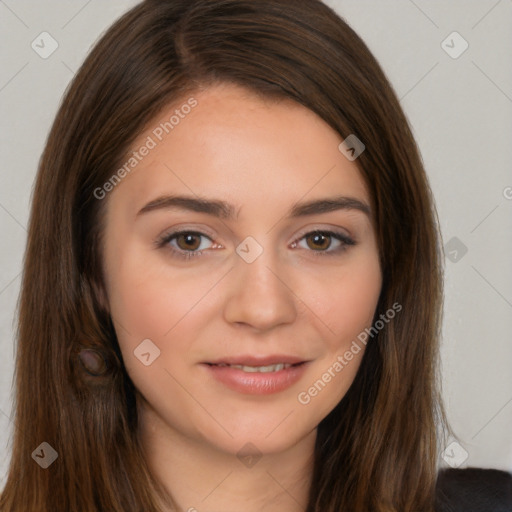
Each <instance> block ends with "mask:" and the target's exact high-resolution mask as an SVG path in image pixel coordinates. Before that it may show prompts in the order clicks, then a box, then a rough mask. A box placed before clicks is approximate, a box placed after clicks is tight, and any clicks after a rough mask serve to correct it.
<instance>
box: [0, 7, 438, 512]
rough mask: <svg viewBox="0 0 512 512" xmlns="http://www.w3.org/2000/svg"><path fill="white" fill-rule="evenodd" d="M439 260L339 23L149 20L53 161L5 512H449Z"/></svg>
mask: <svg viewBox="0 0 512 512" xmlns="http://www.w3.org/2000/svg"><path fill="white" fill-rule="evenodd" d="M439 247H440V246H439V240H438V228H437V223H436V219H435V212H434V207H433V201H432V197H431V193H430V189H429V186H428V182H427V179H426V176H425V172H424V169H423V166H422V163H421V159H420V156H419V153H418V150H417V147H416V145H415V142H414V139H413V137H412V134H411V131H410V128H409V126H408V123H407V120H406V118H405V116H404V114H403V112H402V110H401V108H400V105H399V102H398V100H397V98H396V96H395V94H394V92H393V91H392V88H391V87H390V84H389V83H388V81H387V79H386V78H385V76H384V73H383V72H382V70H381V69H380V67H379V65H378V64H377V62H376V60H375V59H374V57H373V56H372V55H371V54H370V52H369V50H368V48H367V47H366V46H365V44H364V43H363V42H362V41H361V39H360V38H359V37H358V36H357V35H356V34H355V33H354V32H353V31H352V30H351V29H350V28H349V27H348V26H347V25H346V24H345V23H344V22H343V21H342V20H341V19H340V18H339V17H338V16H337V15H336V14H335V13H334V12H333V11H332V10H331V9H329V8H328V7H327V6H325V5H324V4H322V3H320V2H318V1H313V0H308V1H306V0H300V1H294V2H287V1H285V0H279V1H277V0H271V1H270V0H258V1H254V0H215V1H213V2H212V1H206V0H192V1H191V0H176V1H170V0H168V1H164V0H147V1H145V2H143V3H141V4H139V5H138V6H136V7H135V8H133V9H132V10H131V11H130V12H128V13H127V14H126V15H125V16H123V17H122V18H121V19H120V20H119V21H117V22H116V23H115V24H114V25H113V26H112V27H111V28H110V29H109V30H108V32H107V33H106V34H105V36H104V37H103V38H102V39H101V40H100V42H99V43H98V44H97V45H96V47H95V48H94V49H93V51H92V52H91V54H90V55H89V57H88V58H87V59H86V61H85V63H84V64H83V66H82V68H81V69H80V71H79V72H78V73H77V75H76V77H75V79H74V81H73V83H72V85H71V87H70V89H69V90H68V92H67V94H66V97H65V99H64V101H63V104H62V106H61V108H60V110H59V113H58V115H57V118H56V120H55V123H54V126H53V128H52V131H51V134H50V137H49V139H48V142H47V146H46V149H45V151H44V154H43V157H42V160H41V164H40V169H39V173H38V177H37V183H36V188H35V192H34V198H33V206H32V215H31V221H30V228H29V237H28V246H27V252H26V259H25V267H24V277H23V284H22V292H21V301H20V317H19V345H18V354H17V368H16V389H17V399H16V408H15V418H16V419H15V424H16V425H17V427H18V428H17V429H16V431H15V436H14V448H13V456H12V462H11V467H10V472H9V475H8V480H7V485H6V487H5V489H4V491H3V494H2V497H1V498H0V508H1V509H2V510H3V511H4V510H5V511H9V512H14V511H21V510H23V511H35V510H37V511H50V510H52V511H54V510H59V511H61V510H62V511H64V510H65V511H106V510H108V511H125V512H126V511H140V510H144V511H146V512H149V511H157V510H160V511H168V510H198V511H199V512H202V511H213V510H216V511H218V510H223V511H225V512H227V511H231V510H244V511H248V512H251V511H253V510H267V511H271V510H277V509H279V510H281V511H283V510H284V511H297V510H307V511H308V512H313V511H320V510H322V511H332V512H334V511H340V510H350V511H369V510H371V511H373V512H384V511H420V510H421V511H432V510H434V502H435V485H436V477H437V469H436V468H437V454H438V453H439V450H440V446H441V443H440V439H438V435H437V432H441V431H442V429H443V425H444V415H443V409H442V406H441V403H440V398H439V393H438V388H437V368H438V366H437V358H438V335H439V326H440V308H441V263H440V255H439ZM28 454H31V457H28Z"/></svg>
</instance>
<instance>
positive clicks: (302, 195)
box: [104, 84, 382, 512]
mask: <svg viewBox="0 0 512 512" xmlns="http://www.w3.org/2000/svg"><path fill="white" fill-rule="evenodd" d="M193 96H194V98H195V99H196V100H197V102H198V104H197V106H196V107H195V108H194V109H192V111H191V112H190V113H189V114H188V115H186V116H185V117H184V118H183V119H180V123H179V125H177V126H176V127H175V128H174V129H173V130H172V132H170V133H169V134H167V135H165V137H164V138H163V139H162V141H160V142H158V144H157V146H156V147H155V148H153V149H152V150H151V151H150V153H149V154H148V155H147V156H146V157H145V158H144V159H143V160H142V161H141V162H140V163H139V164H138V165H137V167H136V169H135V170H134V171H133V172H131V173H130V174H129V175H127V176H126V177H125V178H124V179H123V180H122V182H121V183H120V184H119V185H117V186H116V187H115V188H114V190H113V191H112V192H110V193H109V194H108V196H107V198H106V199H105V200H107V201H108V205H107V210H106V227H105V238H104V240H105V245H104V268H105V275H106V283H105V287H106V296H107V298H106V300H107V303H108V307H109V309H110V312H111V315H112V318H113V320H114V324H115V326H116V331H117V335H118V339H119V344H120V347H121V351H122V355H123V359H124V363H125V365H126V368H127V371H128V374H129V375H130V377H131V379H132V380H133V382H134V384H135V386H136V388H137V390H138V393H139V395H138V397H137V406H138V410H139V414H140V438H141V442H142V445H143V447H144V450H145V452H146V457H147V460H148V464H149V466H150V468H151V470H152V471H153V472H154V474H155V475H156V476H157V478H159V479H160V480H161V481H162V482H163V483H164V485H165V486H166V488H167V489H168V490H169V491H170V492H171V493H172V495H173V497H174V499H175V501H176V503H177V505H178V507H179V509H180V510H193V509H194V508H195V509H196V510H197V511H199V512H214V511H217V512H218V511H219V510H222V511H223V512H230V511H240V510H245V511H247V512H251V511H262V510H264V511H274V510H279V511H280V512H283V511H285V512H286V511H290V512H291V511H299V510H304V507H305V505H306V503H307V493H308V488H309V483H310V478H311V471H312V456H313V450H314V443H315V439H316V429H317V425H318V424H319V422H320V421H321V420H322V419H323V418H324V417H325V416H326V415H327V414H328V413H329V412H330V411H331V410H332V409H333V408H334V407H335V406H336V404H337V403H338V402H339V401H340V399H341V398H342V397H343V396H344V395H345V393H346V391H347V390H348V388H349V387H350V385H351V383H352V381H353V379H354V377H355V375H356V372H357V370H358V368H359V364H360V361H361V358H362V355H363V353H364V347H363V350H361V351H360V352H359V353H358V354H357V355H355V356H354V358H353V359H352V360H351V361H350V362H349V363H348V364H347V365H346V366H345V367H344V368H343V371H341V372H340V373H339V374H337V375H336V377H335V378H333V379H332V381H331V382H329V383H328V384H327V385H326V386H325V387H324V388H323V389H322V390H321V391H320V392H319V393H318V394H317V396H315V397H313V398H312V399H311V401H310V402H309V403H308V404H306V405H304V404H301V403H300V402H299V401H298V398H297V397H298V394H299V393H300V392H303V391H307V390H308V388H310V387H311V386H312V385H313V383H315V382H316V381H318V379H320V378H321V377H322V375H323V374H324V373H325V372H326V371H327V369H328V368H329V367H331V366H332V364H333V362H334V361H336V359H337V357H338V356H339V355H342V354H343V353H344V352H345V351H346V350H347V349H349V347H350V345H351V343H352V342H353V340H355V339H356V337H357V335H358V334H359V333H360V332H361V331H363V330H364V328H365V327H370V326H371V322H372V318H373V315H374V312H375V308H376V305H377V301H378V297H379V293H380V290H381V284H382V280H381V270H380V267H379V259H378V249H377V244H376V239H375V233H374V229H373V224H372V221H371V215H367V214H365V213H364V212H362V211H359V210H357V209H339V210H335V211H330V212H324V213H315V214H310V215H308V216H303V217H297V218H290V217H289V210H290V209H291V208H292V206H293V205H294V204H295V203H297V202H304V201H311V200H315V199H323V198H330V197H333V196H337V195H342V196H348V197H351V198H355V199H358V200H359V201H361V202H363V203H366V204H367V205H369V204H370V198H369V195H368V192H367V190H366V187H365V184H364V181H363V179H362V177H361V175H360V172H359V170H358V168H357V165H356V162H350V161H349V160H348V159H346V158H345V157H344V156H343V155H342V154H341V152H340V151H339V150H338V145H339V144H340V142H342V139H341V137H340V136H339V135H338V134H337V133H336V132H335V131H334V130H333V129H332V128H330V127H329V126H328V125H327V124H326V123H325V122H324V121H323V120H322V119H320V118H319V117H318V116H317V115H316V114H314V113H313V112H311V111H309V110H308V109H306V108H305V107H303V106H301V105H299V104H297V103H295V102H292V101H291V100H283V101H279V102H277V101H275V100H272V101H271V100H268V99H262V98H261V97H259V96H256V95H255V94H254V93H252V92H249V91H247V90H245V89H242V88H239V87H237V86H234V85H227V84H223V85H215V86H211V87H209V88H207V89H204V90H202V91H199V92H197V93H196V94H194V95H193ZM182 103H184V102H181V103H179V104H177V105H176V104H173V105H172V106H169V109H168V110H167V109H166V111H165V112H163V113H162V116H161V117H159V118H158V119H155V121H154V123H150V125H148V126H149V127H148V129H147V131H145V132H143V133H141V134H140V137H139V138H138V139H137V141H135V143H134V145H133V149H134V150H135V149H137V148H139V147H140V146H141V145H142V144H143V143H144V141H145V140H146V139H147V136H148V135H151V133H152V130H153V129H154V128H155V126H158V124H159V123H160V122H161V121H162V120H164V119H169V117H170V115H172V113H173V111H174V110H175V109H176V108H177V106H178V107H179V105H181V104H182ZM167 194H186V195H189V196H193V197H197V196H201V197H204V198H209V199H210V198H214V199H220V200H223V201H226V202H228V203H231V204H232V205H233V207H234V211H235V217H234V218H233V219H221V218H218V217H216V216H213V215H210V214H206V213H202V212H193V211H189V210H185V209H177V208H160V209H154V210H152V211H148V212H146V213H141V214H139V215H138V212H139V211H140V210H141V209H142V208H143V207H144V206H145V205H146V204H147V203H149V202H150V201H152V200H154V199H156V198H158V197H160V196H163V195H167ZM176 228H180V229H189V230H190V231H200V232H203V233H204V234H205V235H206V236H204V237H198V238H196V239H195V240H196V242H197V243H196V245H195V246H194V247H198V246H200V250H202V253H201V254H200V255H196V256H193V257H191V258H190V259H185V258H183V257H179V256H177V255H173V254H174V253H172V251H171V249H170V248H169V246H172V247H174V249H175V250H180V249H181V250H182V252H185V250H186V248H187V246H186V244H184V243H183V240H182V239H181V244H179V241H178V240H177V239H176V238H175V239H173V241H169V242H168V243H167V245H164V246H157V245H156V243H155V241H157V240H158V239H159V238H161V237H162V235H163V234H166V233H168V232H169V231H170V230H172V229H176ZM313 229H321V230H335V231H336V230H337V231H340V232H342V233H343V234H344V235H346V236H350V237H351V238H352V239H353V240H354V241H355V245H343V243H340V242H339V241H337V240H336V239H335V238H329V237H327V238H326V239H324V241H323V242H317V243H315V240H314V237H313V236H312V235H310V236H309V237H306V236H305V235H307V234H308V233H310V232H311V231H312V230H313ZM247 236H251V237H253V238H254V239H255V240H256V241H257V242H258V244H259V245H260V246H261V247H262V249H263V253H262V254H261V255H260V256H259V257H258V258H257V259H256V260H255V261H253V262H252V263H247V262H246V261H244V260H243V259H242V258H241V257H240V256H239V255H238V254H237V252H236V251H235V250H236V248H237V246H238V245H239V244H240V243H241V242H242V241H243V240H244V239H245V238H246V237H247ZM294 242H296V244H295V245H294ZM339 247H342V248H343V249H344V250H338V251H337V252H336V249H338V248H339ZM319 248H320V250H319ZM194 250H195V251H196V252H197V249H194ZM322 251H323V252H322ZM145 339H150V340H151V341H152V343H154V345H156V346H157V347H158V349H159V350H160V356H159V357H158V358H156V359H155V360H154V361H153V362H152V363H151V364H150V365H149V366H145V365H144V364H142V363H141V361H140V360H139V359H138V358H137V357H135V355H134V350H135V349H136V348H137V346H138V345H139V344H140V343H141V341H142V340H145ZM276 353H278V354H289V355H294V356H297V357H300V358H301V359H303V360H308V361H309V363H308V364H307V368H306V369H305V372H304V374H303V375H302V377H301V379H300V380H299V381H298V382H297V383H295V384H294V385H293V386H292V387H291V388H288V389H286V390H284V391H281V392H278V393H274V394H271V395H249V394H244V393H239V392H237V391H234V390H232V389H229V388H227V387H226V386H225V385H224V384H222V383H220V382H218V381H217V380H215V379H214V378H213V377H212V376H211V373H210V372H209V371H207V370H205V367H204V366H203V365H201V364H200V363H202V362H205V361H213V360H216V359H219V358H222V357H226V356H235V355H240V354H256V355H269V354H276ZM247 443H251V446H252V447H253V450H254V452H255V454H257V455H261V458H260V459H259V460H258V461H257V463H256V464H254V465H252V467H248V466H246V465H245V464H244V463H243V462H242V461H241V460H240V458H238V457H237V456H236V454H237V452H239V450H240V449H241V448H242V447H243V446H244V445H246V444H247ZM246 449H247V448H246ZM192 507H194V508H192Z"/></svg>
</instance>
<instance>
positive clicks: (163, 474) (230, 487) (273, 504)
mask: <svg viewBox="0 0 512 512" xmlns="http://www.w3.org/2000/svg"><path fill="white" fill-rule="evenodd" d="M139 429H140V430H139V433H140V439H141V442H142V446H143V449H144V452H145V454H146V459H147V462H148V465H149V468H150V470H151V472H152V473H153V475H154V476H155V478H156V479H157V480H159V481H160V482H161V483H162V484H163V486H164V488H165V489H166V490H167V491H168V492H169V493H170V494H171V496H172V498H173V501H174V503H175V504H176V506H177V510H178V511H180V512H220V511H222V512H239V511H240V510H244V512H256V511H257V512H261V511H265V512H274V511H279V512H299V511H300V512H303V511H304V510H305V509H306V506H307V500H308V494H309V488H310V485H311V476H312V472H313V455H314V446H315V440H316V430H313V431H312V432H311V433H310V434H309V435H308V436H307V437H306V438H304V439H302V440H301V441H300V442H299V443H297V444H296V445H294V446H291V447H288V448H286V449H285V450H283V451H282V452H279V453H272V454H261V456H260V455H257V456H254V455H253V456H237V454H236V453H228V452H226V451H224V450H220V449H218V448H217V447H215V446H213V445H211V444H209V443H208V442H207V440H204V439H201V438H195V437H193V436H187V435H186V434H183V433H181V432H179V431H178V430H176V429H174V428H172V427H171V426H169V425H168V424H167V423H166V422H165V421H164V420H163V419H162V418H161V417H160V416H159V415H158V414H157V413H156V412H155V411H154V409H152V408H151V407H150V406H149V404H147V402H145V401H143V405H141V406H140V407H139ZM169 512H171V511H169Z"/></svg>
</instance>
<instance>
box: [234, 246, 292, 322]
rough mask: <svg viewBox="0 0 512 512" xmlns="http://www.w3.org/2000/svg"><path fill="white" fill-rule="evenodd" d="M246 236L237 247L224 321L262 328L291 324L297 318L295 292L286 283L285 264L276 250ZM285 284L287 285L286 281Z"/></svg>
mask: <svg viewBox="0 0 512 512" xmlns="http://www.w3.org/2000/svg"><path fill="white" fill-rule="evenodd" d="M251 238H252V237H247V239H245V240H244V241H242V242H241V243H240V244H239V246H238V247H237V250H236V252H237V256H238V257H237V258H236V259H235V268H234V269H233V272H232V282H231V284H230V287H229V291H228V297H227V301H226V306H225V318H226V320H227V321H229V322H232V323H245V324H250V325H252V326H253V327H256V328H259V329H268V328H270V327H272V326H274V325H279V324H282V323H289V322H292V321H293V320H294V319H295V317H296V304H295V298H294V295H293V293H292V292H291V291H290V289H289V288H288V287H287V286H286V285H285V284H284V283H286V281H287V279H286V276H285V274H284V270H285V268H286V267H285V262H280V261H279V260H278V254H277V251H274V250H272V248H270V247H269V248H266V247H264V246H262V245H260V244H259V243H258V242H256V240H255V239H253V238H252V239H251ZM283 281H284V282H283Z"/></svg>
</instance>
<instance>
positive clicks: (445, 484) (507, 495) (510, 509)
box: [436, 468, 512, 512]
mask: <svg viewBox="0 0 512 512" xmlns="http://www.w3.org/2000/svg"><path fill="white" fill-rule="evenodd" d="M436 512H512V474H511V473H508V472H506V471H500V470H497V469H481V468H467V469H452V468H448V469H443V470H441V471H440V472H439V475H438V480H437V487H436Z"/></svg>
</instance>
